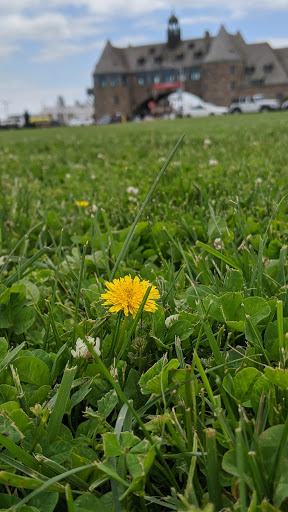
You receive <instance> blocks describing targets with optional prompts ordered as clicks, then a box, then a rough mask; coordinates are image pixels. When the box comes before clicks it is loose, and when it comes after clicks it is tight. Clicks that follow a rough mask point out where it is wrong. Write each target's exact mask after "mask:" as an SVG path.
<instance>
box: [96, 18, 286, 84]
mask: <svg viewBox="0 0 288 512" xmlns="http://www.w3.org/2000/svg"><path fill="white" fill-rule="evenodd" d="M173 19H174V18H173ZM175 19H176V20H177V18H175ZM177 21H178V20H177ZM218 62H219V63H220V62H231V63H237V62H239V63H242V64H243V66H245V69H246V73H244V74H243V85H249V84H251V81H261V82H262V83H265V84H267V85H273V84H277V83H287V82H288V48H281V49H276V50H275V49H272V48H271V46H269V44H268V43H254V44H247V43H246V42H245V41H244V39H243V37H242V35H241V33H240V32H237V33H236V34H229V33H228V32H227V31H226V29H225V27H224V26H221V27H220V30H219V32H218V34H217V35H216V36H215V37H211V36H210V35H209V32H206V33H205V36H204V37H203V38H197V39H188V40H184V41H183V40H181V39H180V41H179V42H178V43H177V45H176V46H175V47H173V48H171V47H169V46H168V44H167V43H155V44H153V43H151V44H147V45H142V46H128V47H126V48H117V47H115V46H112V44H111V43H110V41H107V43H106V45H105V47H104V49H103V52H102V55H101V57H100V59H99V61H98V63H97V65H96V67H95V72H94V73H95V74H98V73H103V74H105V73H139V74H141V72H148V71H159V70H161V69H162V70H163V69H167V70H168V69H169V70H172V69H173V70H178V71H180V70H182V69H183V68H187V67H194V66H200V65H201V64H209V63H218Z"/></svg>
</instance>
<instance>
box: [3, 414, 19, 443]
mask: <svg viewBox="0 0 288 512" xmlns="http://www.w3.org/2000/svg"><path fill="white" fill-rule="evenodd" d="M0 432H1V434H2V435H4V436H5V437H7V438H8V439H9V440H10V441H13V442H14V443H18V441H20V439H22V438H23V437H24V436H23V434H22V432H20V430H19V429H18V428H17V427H16V425H15V423H13V421H11V420H10V418H7V416H4V415H3V414H0ZM0 443H1V439H0Z"/></svg>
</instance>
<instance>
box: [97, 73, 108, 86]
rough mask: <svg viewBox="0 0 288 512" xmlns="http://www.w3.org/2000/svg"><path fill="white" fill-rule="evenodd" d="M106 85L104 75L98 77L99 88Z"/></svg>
mask: <svg viewBox="0 0 288 512" xmlns="http://www.w3.org/2000/svg"><path fill="white" fill-rule="evenodd" d="M106 85H107V80H106V76H105V75H102V76H99V87H106Z"/></svg>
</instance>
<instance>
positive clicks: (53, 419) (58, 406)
mask: <svg viewBox="0 0 288 512" xmlns="http://www.w3.org/2000/svg"><path fill="white" fill-rule="evenodd" d="M76 371H77V366H74V367H72V368H68V367H66V368H65V371H64V374H63V377H62V380H61V384H60V388H59V390H58V393H57V397H56V401H55V404H54V407H53V409H52V413H51V416H50V419H49V422H48V427H47V434H48V435H49V438H50V442H53V441H55V440H56V438H57V436H58V433H59V429H60V426H61V422H62V418H63V416H64V414H65V409H66V404H67V400H68V399H69V396H70V391H71V387H72V384H73V380H74V376H75V373H76Z"/></svg>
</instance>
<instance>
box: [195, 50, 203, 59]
mask: <svg viewBox="0 0 288 512" xmlns="http://www.w3.org/2000/svg"><path fill="white" fill-rule="evenodd" d="M202 55H203V54H202V52H201V50H200V51H198V52H195V53H194V59H201V57H202Z"/></svg>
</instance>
